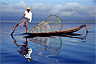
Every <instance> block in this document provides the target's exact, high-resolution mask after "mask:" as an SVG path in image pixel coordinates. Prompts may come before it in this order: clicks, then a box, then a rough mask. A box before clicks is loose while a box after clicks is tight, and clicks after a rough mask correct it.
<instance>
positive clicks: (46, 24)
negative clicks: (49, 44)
mask: <svg viewBox="0 0 96 64" xmlns="http://www.w3.org/2000/svg"><path fill="white" fill-rule="evenodd" d="M60 30H62V21H61V20H60V18H59V17H58V16H56V15H50V16H49V17H48V18H47V19H45V20H44V21H42V22H41V23H39V24H37V25H36V26H34V27H33V28H32V29H30V31H29V32H31V33H43V32H53V31H60Z"/></svg>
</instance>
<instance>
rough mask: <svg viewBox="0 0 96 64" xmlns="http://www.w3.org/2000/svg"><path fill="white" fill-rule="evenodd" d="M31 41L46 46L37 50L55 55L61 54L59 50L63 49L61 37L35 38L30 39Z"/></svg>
mask: <svg viewBox="0 0 96 64" xmlns="http://www.w3.org/2000/svg"><path fill="white" fill-rule="evenodd" d="M30 41H32V42H34V43H36V44H40V45H41V46H44V47H37V48H39V49H43V50H45V51H49V52H53V53H59V52H60V51H59V49H60V48H61V47H62V39H61V37H34V38H30Z"/></svg>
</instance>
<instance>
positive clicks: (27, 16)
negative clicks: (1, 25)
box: [11, 7, 32, 35]
mask: <svg viewBox="0 0 96 64" xmlns="http://www.w3.org/2000/svg"><path fill="white" fill-rule="evenodd" d="M26 9H27V11H25V12H24V15H23V17H22V18H21V20H20V22H19V23H18V24H17V25H16V26H15V27H14V30H13V32H12V33H11V35H12V34H13V33H14V31H15V29H16V28H17V26H18V25H21V26H23V27H26V33H27V30H28V20H29V24H30V22H31V20H32V12H31V11H30V9H31V8H30V7H27V8H26Z"/></svg>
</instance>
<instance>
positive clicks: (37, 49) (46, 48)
mask: <svg viewBox="0 0 96 64" xmlns="http://www.w3.org/2000/svg"><path fill="white" fill-rule="evenodd" d="M0 24H1V25H0V27H1V29H0V64H27V63H31V64H71V63H72V64H95V63H96V62H95V60H96V56H95V54H96V50H95V48H96V47H95V43H96V28H95V27H96V26H95V25H96V24H95V23H94V22H92V23H84V22H82V23H63V29H68V28H74V27H77V26H81V25H82V24H87V28H88V31H89V32H88V33H86V30H85V28H83V29H81V30H80V31H78V32H75V34H73V35H63V36H51V37H32V38H25V36H27V35H23V34H22V33H25V28H24V27H21V26H18V27H17V29H16V31H15V33H14V35H13V36H10V33H11V32H12V30H13V28H14V26H15V25H16V24H17V22H1V23H0ZM35 25H36V23H31V24H29V25H28V29H29V30H30V29H31V28H32V27H33V26H35ZM28 53H29V57H30V59H31V61H30V62H29V61H27V58H26V57H25V56H27V54H28Z"/></svg>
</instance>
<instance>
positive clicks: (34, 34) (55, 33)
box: [24, 24, 88, 36]
mask: <svg viewBox="0 0 96 64" xmlns="http://www.w3.org/2000/svg"><path fill="white" fill-rule="evenodd" d="M83 27H85V28H86V32H88V30H87V27H86V24H85V25H82V26H79V27H75V28H71V29H66V30H61V31H54V32H43V33H24V34H29V35H32V36H54V35H60V34H69V33H73V32H76V31H79V30H80V29H82V28H83Z"/></svg>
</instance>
